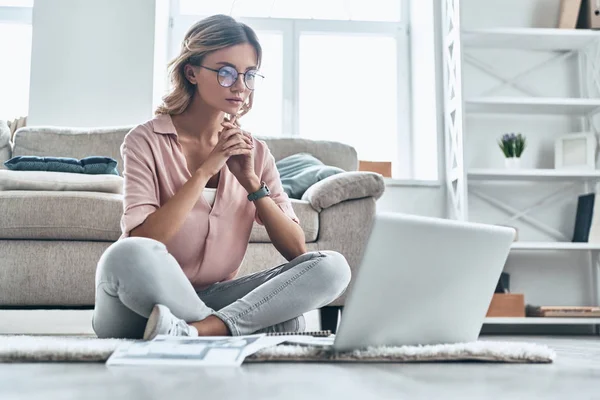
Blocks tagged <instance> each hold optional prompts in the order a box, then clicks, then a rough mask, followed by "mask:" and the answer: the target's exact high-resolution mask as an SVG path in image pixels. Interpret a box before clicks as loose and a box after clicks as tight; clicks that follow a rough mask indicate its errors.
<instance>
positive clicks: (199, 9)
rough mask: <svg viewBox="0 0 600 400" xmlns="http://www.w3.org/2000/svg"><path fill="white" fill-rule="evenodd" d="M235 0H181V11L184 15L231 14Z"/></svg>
mask: <svg viewBox="0 0 600 400" xmlns="http://www.w3.org/2000/svg"><path fill="white" fill-rule="evenodd" d="M233 2H234V0H219V1H214V0H213V1H206V0H200V1H198V0H179V12H180V13H181V14H184V15H213V14H226V15H229V13H230V12H231V5H232V4H233Z"/></svg>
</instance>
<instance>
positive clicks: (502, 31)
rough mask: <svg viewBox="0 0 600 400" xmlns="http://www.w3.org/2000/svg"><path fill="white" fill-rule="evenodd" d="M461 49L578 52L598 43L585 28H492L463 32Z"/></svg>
mask: <svg viewBox="0 0 600 400" xmlns="http://www.w3.org/2000/svg"><path fill="white" fill-rule="evenodd" d="M461 40H462V44H463V46H464V47H473V48H485V49H490V48H497V49H522V50H540V51H568V50H581V49H583V48H585V47H587V46H589V45H590V44H593V43H594V42H595V41H598V40H600V32H598V31H593V30H589V29H552V28H496V29H480V30H468V31H463V32H462V34H461Z"/></svg>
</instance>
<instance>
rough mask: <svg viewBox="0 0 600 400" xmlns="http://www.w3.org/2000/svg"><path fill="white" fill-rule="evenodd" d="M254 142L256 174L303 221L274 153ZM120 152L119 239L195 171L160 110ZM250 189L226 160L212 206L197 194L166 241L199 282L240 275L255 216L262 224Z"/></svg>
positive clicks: (137, 129)
mask: <svg viewBox="0 0 600 400" xmlns="http://www.w3.org/2000/svg"><path fill="white" fill-rule="evenodd" d="M253 142H254V152H255V153H254V170H255V172H256V175H257V176H258V177H259V178H260V179H261V181H264V182H266V184H267V185H268V186H269V189H270V190H271V198H272V199H273V201H275V203H276V204H277V205H278V206H279V207H280V208H281V209H282V210H283V212H284V213H285V214H286V215H288V216H289V217H290V218H291V219H292V220H294V221H295V222H296V223H299V220H298V217H297V216H296V214H295V213H294V210H293V208H292V204H291V202H290V199H289V198H288V196H287V194H286V193H285V192H284V191H283V188H282V185H281V180H280V178H279V172H278V171H277V168H276V167H275V159H274V157H273V155H272V154H271V152H270V151H269V148H268V147H267V145H266V143H264V142H263V141H260V140H257V139H256V138H253ZM121 155H122V157H123V162H124V171H123V177H124V188H123V189H124V191H123V197H124V199H123V216H122V218H121V231H122V235H121V237H120V238H119V239H123V238H126V237H128V236H129V233H130V232H131V230H132V229H133V228H135V227H137V226H138V225H140V224H142V223H143V222H144V221H145V220H146V218H147V217H148V215H150V214H152V213H153V212H154V211H155V210H157V209H158V208H159V207H161V206H162V205H163V204H165V203H166V202H167V200H168V199H169V198H171V196H173V195H174V194H175V193H177V191H179V189H180V188H181V187H182V186H183V185H184V184H185V183H186V182H187V181H188V179H190V177H191V176H192V175H191V173H190V171H188V168H187V162H186V159H185V155H184V154H183V151H182V148H181V145H180V144H179V140H178V139H177V132H175V126H174V125H173V122H172V120H171V116H170V115H159V116H157V117H156V118H154V119H152V120H150V121H148V122H146V123H145V124H143V125H139V126H137V127H135V128H134V129H132V130H131V131H130V132H129V133H128V134H127V135H126V136H125V140H124V142H123V144H122V145H121ZM247 195H248V193H247V192H246V190H245V189H244V188H243V187H242V185H240V183H239V182H238V181H237V179H236V178H235V176H234V175H233V174H232V173H231V172H230V171H229V168H228V167H227V165H225V166H224V167H223V168H222V169H221V173H220V176H219V183H218V185H217V194H216V198H215V203H214V205H213V207H211V206H210V205H209V204H208V202H207V201H206V199H205V198H204V196H201V195H200V196H198V202H197V203H196V205H195V206H194V208H193V209H192V211H191V212H190V213H189V214H188V216H187V218H186V220H185V222H184V223H183V226H182V227H181V229H180V230H179V232H177V233H176V234H175V236H173V237H172V238H171V240H170V241H169V242H168V243H166V246H167V249H168V251H169V253H171V254H172V255H173V257H175V259H176V260H177V262H179V265H180V266H181V268H182V270H183V272H184V273H185V275H186V276H187V277H188V279H189V280H190V282H191V283H192V285H193V286H194V287H195V288H197V289H204V288H206V287H208V286H210V285H211V284H213V283H216V282H222V281H227V280H230V279H233V278H234V277H235V276H236V274H237V272H238V270H239V267H240V264H241V263H242V260H243V258H244V254H245V253H246V249H247V247H248V241H249V239H250V232H251V230H252V224H253V222H254V221H256V222H257V223H259V224H261V225H262V222H261V221H260V218H259V217H258V213H257V210H256V207H255V205H254V203H253V202H251V201H249V200H248V199H247V198H246V196H247Z"/></svg>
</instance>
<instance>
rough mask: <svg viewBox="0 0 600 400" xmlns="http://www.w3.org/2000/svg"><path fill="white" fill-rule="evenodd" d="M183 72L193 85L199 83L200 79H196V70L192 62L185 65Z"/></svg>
mask: <svg viewBox="0 0 600 400" xmlns="http://www.w3.org/2000/svg"><path fill="white" fill-rule="evenodd" d="M183 74H184V75H185V78H186V79H187V80H188V81H189V82H190V83H191V84H192V85H195V84H197V83H198V81H197V80H196V71H195V70H194V67H192V66H191V65H190V64H185V66H184V67H183Z"/></svg>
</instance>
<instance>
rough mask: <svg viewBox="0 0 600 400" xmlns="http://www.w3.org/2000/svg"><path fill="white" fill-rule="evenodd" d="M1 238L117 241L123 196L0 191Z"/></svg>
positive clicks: (97, 193)
mask: <svg viewBox="0 0 600 400" xmlns="http://www.w3.org/2000/svg"><path fill="white" fill-rule="evenodd" d="M0 210H2V218H0V238H1V239H69V240H99V241H114V240H116V239H118V238H119V236H120V235H121V228H120V226H119V221H120V218H121V213H122V212H123V196H122V195H120V194H115V193H99V192H63V191H27V190H11V191H0Z"/></svg>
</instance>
